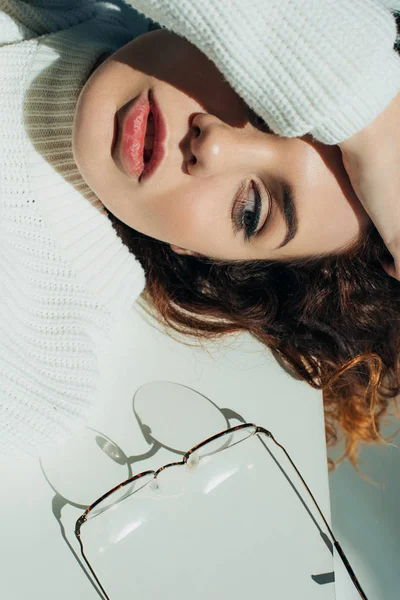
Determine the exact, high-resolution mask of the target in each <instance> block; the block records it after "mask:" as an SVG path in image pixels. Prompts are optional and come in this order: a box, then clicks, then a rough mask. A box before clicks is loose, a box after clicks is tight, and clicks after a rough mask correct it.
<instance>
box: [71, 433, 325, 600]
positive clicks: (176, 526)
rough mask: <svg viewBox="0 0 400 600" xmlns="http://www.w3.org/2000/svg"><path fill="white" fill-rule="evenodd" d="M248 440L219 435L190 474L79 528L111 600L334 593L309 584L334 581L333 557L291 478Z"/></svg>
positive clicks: (318, 599)
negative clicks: (321, 577) (325, 578)
mask: <svg viewBox="0 0 400 600" xmlns="http://www.w3.org/2000/svg"><path fill="white" fill-rule="evenodd" d="M254 433H255V428H252V427H248V428H243V429H239V430H236V431H234V432H232V433H228V434H225V435H222V436H220V437H218V438H217V439H214V440H212V441H210V442H208V443H206V444H204V445H202V446H200V447H199V448H197V450H196V451H195V452H193V453H192V454H191V455H190V458H189V460H188V462H187V464H184V465H174V466H171V467H166V468H165V469H163V470H162V471H160V472H159V474H158V476H157V478H156V479H154V477H153V475H151V476H148V477H147V481H142V482H140V480H139V481H138V483H139V485H140V487H138V488H136V490H135V489H133V490H130V489H129V487H128V488H127V489H128V490H129V491H128V492H126V491H125V492H124V490H123V488H121V489H120V490H118V492H115V494H116V495H115V496H114V494H113V495H112V496H113V498H115V500H116V502H115V503H112V501H111V500H112V497H108V498H107V499H106V501H107V505H106V504H104V507H106V506H107V508H106V509H105V510H102V511H101V512H100V510H99V511H98V513H97V516H94V518H93V517H92V518H91V519H89V520H88V521H87V522H86V523H84V524H83V525H82V529H81V539H82V543H83V547H84V550H85V554H86V556H87V558H88V560H89V562H90V564H91V565H92V567H93V569H94V571H95V573H96V575H97V576H98V578H99V580H100V582H101V584H102V585H103V586H104V589H105V590H106V592H107V593H108V595H109V597H110V598H111V600H122V599H124V600H125V599H126V598H134V597H138V598H140V599H141V600H163V599H164V598H174V600H184V599H185V600H187V598H190V599H191V600H203V598H204V597H207V598H210V600H214V599H215V600H216V599H217V598H221V597H229V598H232V599H233V600H241V599H242V597H243V596H245V597H248V596H249V595H256V594H258V595H259V593H260V590H262V589H264V587H265V581H266V580H267V581H268V590H269V591H270V592H271V597H276V598H289V597H301V598H307V599H308V600H333V598H334V589H333V586H331V585H326V586H321V585H320V584H318V583H317V581H316V580H315V577H314V576H315V575H318V573H322V574H324V573H325V574H326V573H329V572H331V571H332V555H331V553H330V552H329V550H327V548H326V547H324V544H323V542H322V541H321V539H322V538H321V535H320V532H319V529H318V528H316V526H315V522H314V521H313V518H312V517H311V518H310V514H309V513H308V512H307V510H306V509H305V508H304V505H303V504H302V503H301V501H299V498H298V496H297V494H296V491H294V490H293V489H292V486H291V484H290V482H289V483H288V480H287V478H286V477H285V475H284V471H285V470H286V471H287V472H288V473H289V476H290V480H291V481H294V482H296V480H298V478H297V475H296V473H295V472H294V471H293V470H292V471H290V469H288V468H287V465H286V464H285V465H284V468H283V469H282V467H281V466H280V465H279V464H278V463H277V461H276V460H275V457H274V456H273V454H272V453H271V452H270V449H271V448H270V445H271V444H273V442H272V441H271V440H270V439H269V438H267V437H266V436H264V435H258V434H255V435H253V434H254ZM261 439H262V441H263V442H264V444H262V443H260V441H261ZM279 452H280V450H279V449H278V454H279ZM176 458H177V457H174V456H171V461H173V460H174V459H175V460H176ZM178 460H181V457H178ZM143 484H144V485H143ZM128 486H129V484H128ZM300 488H301V484H300V486H299V489H300ZM302 495H303V496H304V493H303V494H302ZM97 508H98V509H100V505H99V506H98V507H97ZM233 574H240V576H238V577H236V575H233ZM289 574H290V577H289V576H288V575H289Z"/></svg>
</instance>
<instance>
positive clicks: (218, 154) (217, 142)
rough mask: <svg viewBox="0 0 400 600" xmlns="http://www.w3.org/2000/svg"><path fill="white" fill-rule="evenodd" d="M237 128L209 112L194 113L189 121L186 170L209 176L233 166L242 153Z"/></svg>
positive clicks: (195, 174)
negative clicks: (189, 130)
mask: <svg viewBox="0 0 400 600" xmlns="http://www.w3.org/2000/svg"><path fill="white" fill-rule="evenodd" d="M240 131H241V130H239V129H235V128H233V127H231V126H230V125H227V124H226V123H224V122H223V121H221V120H220V119H218V117H215V116H214V115H210V114H204V113H201V114H197V115H196V116H195V117H194V118H193V120H192V122H191V132H190V153H189V160H188V162H187V170H188V173H189V174H190V175H194V176H197V177H210V176H213V175H216V174H219V173H221V172H225V173H226V172H227V170H228V169H229V170H231V169H237V168H238V166H239V162H240V160H241V158H242V157H244V153H243V151H242V150H243V148H242V146H243V144H244V143H246V142H245V140H244V139H242V140H241V139H239V138H240V134H239V133H238V132H240Z"/></svg>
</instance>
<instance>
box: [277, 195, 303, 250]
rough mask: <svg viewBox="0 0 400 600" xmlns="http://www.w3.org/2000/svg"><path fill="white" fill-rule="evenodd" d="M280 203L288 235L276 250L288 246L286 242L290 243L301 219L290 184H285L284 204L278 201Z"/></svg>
mask: <svg viewBox="0 0 400 600" xmlns="http://www.w3.org/2000/svg"><path fill="white" fill-rule="evenodd" d="M278 205H279V210H280V211H281V213H282V216H283V218H284V220H285V223H286V235H285V239H284V240H283V242H282V244H280V245H279V246H277V247H276V248H275V250H278V248H283V246H286V244H288V243H289V242H290V240H292V239H293V238H294V236H295V235H296V233H297V229H298V224H299V220H298V217H297V210H296V205H295V203H294V200H293V191H292V188H291V187H290V186H288V185H284V186H283V206H281V203H280V202H278Z"/></svg>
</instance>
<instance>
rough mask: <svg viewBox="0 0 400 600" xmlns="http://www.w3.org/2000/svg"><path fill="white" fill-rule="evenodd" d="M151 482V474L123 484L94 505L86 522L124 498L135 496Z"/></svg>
mask: <svg viewBox="0 0 400 600" xmlns="http://www.w3.org/2000/svg"><path fill="white" fill-rule="evenodd" d="M152 481H153V474H150V475H143V476H142V477H139V478H137V479H134V480H133V481H131V482H129V483H127V484H125V485H124V486H121V487H120V488H118V489H116V490H115V491H114V492H112V493H111V494H110V495H108V496H106V498H104V500H102V501H101V502H99V503H98V504H96V506H95V507H94V508H92V510H91V511H90V512H89V513H88V515H87V520H88V521H90V520H91V519H93V518H95V517H97V516H98V515H99V514H101V513H102V512H104V511H105V510H107V509H108V508H110V507H115V506H116V505H117V504H119V503H120V502H122V501H123V500H125V499H126V498H129V497H130V496H132V495H133V494H137V493H138V492H139V491H140V490H141V489H142V488H143V487H145V486H146V485H148V484H149V483H151V482H152Z"/></svg>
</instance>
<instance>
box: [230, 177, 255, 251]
mask: <svg viewBox="0 0 400 600" xmlns="http://www.w3.org/2000/svg"><path fill="white" fill-rule="evenodd" d="M244 187H245V189H244V190H243V189H242V190H241V193H240V196H239V199H238V200H237V201H236V202H235V205H234V207H233V215H232V216H233V228H234V231H235V232H236V233H238V232H239V231H244V238H245V241H247V242H248V241H250V240H251V238H253V237H254V235H256V234H257V232H258V231H259V224H260V217H261V212H262V196H261V193H260V191H259V189H258V187H257V186H256V184H255V183H254V181H252V182H251V183H250V187H248V186H246V185H245V186H244Z"/></svg>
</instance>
